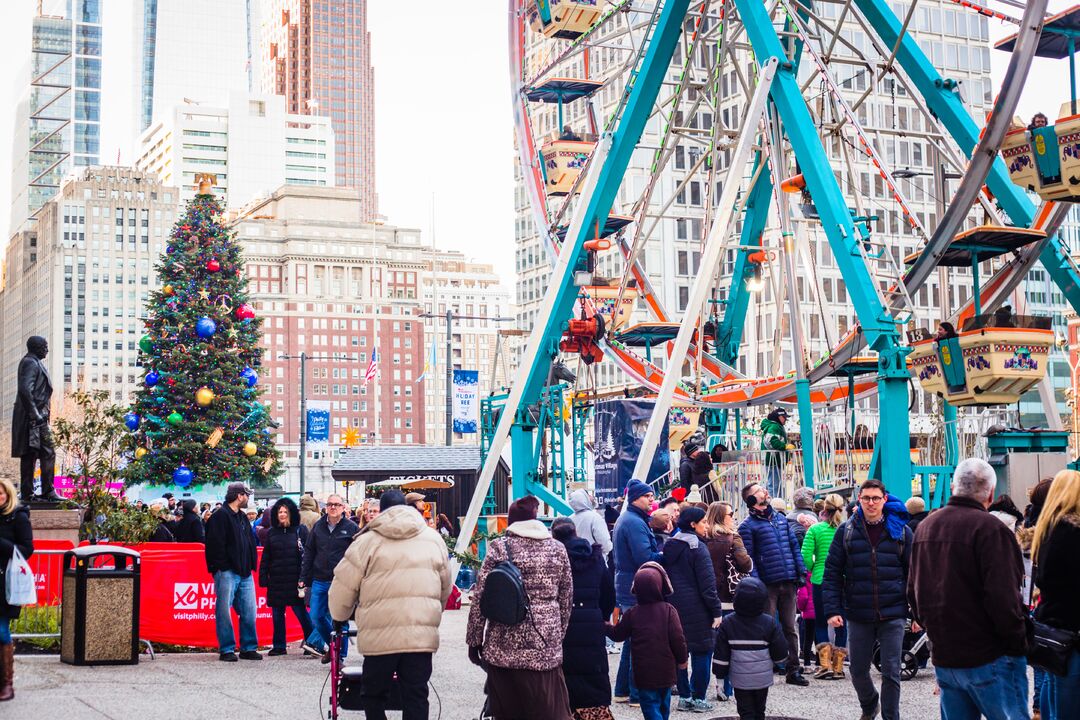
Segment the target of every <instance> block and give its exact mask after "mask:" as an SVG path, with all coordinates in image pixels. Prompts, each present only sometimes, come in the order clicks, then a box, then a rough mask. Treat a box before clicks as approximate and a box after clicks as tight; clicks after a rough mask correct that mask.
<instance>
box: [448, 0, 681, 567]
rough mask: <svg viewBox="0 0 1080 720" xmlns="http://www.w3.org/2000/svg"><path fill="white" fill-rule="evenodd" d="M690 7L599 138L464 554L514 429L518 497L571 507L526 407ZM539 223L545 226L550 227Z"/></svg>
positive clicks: (506, 410)
mask: <svg viewBox="0 0 1080 720" xmlns="http://www.w3.org/2000/svg"><path fill="white" fill-rule="evenodd" d="M508 4H509V10H510V13H509V15H510V16H509V23H510V25H509V35H510V41H511V49H512V51H513V50H514V48H517V49H518V51H520V47H519V45H518V40H517V34H516V33H517V31H518V29H519V26H518V25H517V23H519V22H521V19H520V17H519V15H518V11H519V10H520V5H522V3H521V2H520V0H509V3H508ZM689 6H690V0H667V2H665V3H664V6H663V9H662V10H661V11H660V14H659V16H658V17H657V18H656V23H655V25H654V26H653V30H652V34H651V37H650V38H649V39H648V46H647V48H646V49H645V52H644V54H643V56H642V59H641V62H640V64H639V65H638V68H637V71H636V72H635V74H634V79H633V81H632V84H631V85H630V87H629V89H628V95H627V97H626V100H625V104H624V105H623V106H622V112H621V115H620V117H619V118H618V122H617V124H616V125H615V127H614V129H613V130H612V132H611V133H610V134H605V135H604V137H603V138H601V140H600V142H599V143H598V144H597V149H596V151H595V153H594V155H593V158H592V161H591V162H590V163H589V168H588V170H587V171H586V178H585V182H584V183H583V187H582V190H581V199H580V204H579V205H578V209H577V211H576V212H575V214H574V217H573V220H572V221H571V223H570V228H569V229H568V231H567V234H566V239H565V240H564V242H563V244H562V248H561V249H560V251H559V254H558V259H557V261H556V262H555V264H554V267H553V268H552V274H551V278H550V282H549V284H548V289H547V291H546V292H545V293H544V298H543V301H542V302H541V305H540V310H539V311H538V313H537V316H536V322H535V324H534V325H533V329H532V332H531V333H530V334H529V341H528V343H527V345H526V347H525V352H524V353H523V355H522V362H521V365H520V366H519V367H518V370H517V372H516V373H515V375H514V382H513V383H512V384H511V390H510V394H509V396H508V397H507V399H506V403H505V405H504V406H503V411H502V414H501V416H500V417H499V422H498V424H497V425H496V428H495V434H494V436H493V437H492V440H491V447H490V449H489V450H488V454H487V458H486V460H485V461H484V465H483V467H482V468H481V470H480V477H479V478H477V481H476V487H475V488H474V489H473V496H472V500H471V501H470V502H469V508H468V510H467V512H466V514H465V519H464V520H463V521H462V523H461V531H460V533H459V535H458V539H457V544H456V546H455V550H456V552H458V553H462V552H464V551H465V550H466V549H467V548H468V547H469V545H470V544H471V542H472V534H473V530H475V528H476V523H477V520H478V519H479V518H480V511H481V509H482V507H483V505H484V500H485V498H486V497H487V492H488V488H489V487H490V486H491V481H492V478H494V476H495V470H496V468H497V467H498V464H499V460H500V457H501V456H502V452H503V449H504V447H505V446H506V443H507V440H508V439H510V437H511V435H513V442H512V443H511V453H512V466H511V472H512V476H513V484H512V494H513V498H514V499H515V500H516V499H518V498H520V497H522V496H524V495H526V494H528V493H530V492H533V493H536V494H537V495H539V496H540V497H541V499H542V500H544V502H547V503H548V504H550V505H551V506H552V507H553V508H555V510H556V511H557V512H563V513H568V512H569V511H570V508H569V506H568V505H567V504H566V501H565V499H564V498H558V497H555V496H554V494H553V493H551V492H550V491H549V490H547V488H545V487H544V486H543V485H542V484H540V483H539V482H537V481H536V479H535V476H536V460H537V458H536V454H535V445H534V444H533V443H532V442H530V433H531V432H532V430H531V428H532V426H533V425H534V423H533V422H532V420H531V419H530V418H529V414H528V412H527V411H526V410H525V408H528V406H529V405H532V404H533V403H536V402H538V401H539V400H540V396H541V393H542V392H543V389H544V385H545V382H546V381H547V378H548V372H549V368H550V364H551V361H552V359H553V358H554V357H555V356H556V355H557V354H558V351H559V339H560V338H561V337H562V333H563V330H564V329H565V327H566V323H567V320H568V319H569V318H570V316H571V314H572V313H573V310H574V305H575V303H576V302H577V298H578V293H579V290H578V288H577V286H576V285H575V284H574V274H575V270H576V269H577V268H578V267H579V265H581V264H582V263H583V261H584V260H585V241H586V240H588V239H589V238H590V237H591V236H592V233H593V228H594V227H597V226H602V225H603V224H604V223H605V222H606V221H607V217H608V214H609V213H610V212H611V206H612V204H613V203H614V202H615V197H616V194H617V193H618V191H619V186H620V184H621V183H622V179H623V176H624V175H625V173H626V168H627V167H628V166H629V164H630V160H631V157H632V156H633V154H634V149H635V147H636V145H637V143H638V141H639V140H640V139H641V134H642V132H643V131H644V129H645V123H646V122H647V120H648V119H649V116H650V115H651V113H652V107H653V104H654V103H655V102H656V98H657V95H658V94H659V92H660V88H661V85H662V84H663V82H664V78H665V76H666V74H667V70H668V65H669V63H670V61H671V57H672V54H673V53H674V52H675V46H676V44H677V43H678V41H679V36H680V34H681V33H682V23H683V19H684V18H685V17H686V13H687V9H688V8H689ZM511 77H513V74H511ZM513 89H514V93H515V97H514V101H515V103H518V101H519V98H518V96H517V87H516V84H515V85H514V88H513ZM517 107H518V105H515V108H517ZM537 227H538V228H542V227H543V225H542V224H540V225H538V226H537ZM455 572H456V568H455Z"/></svg>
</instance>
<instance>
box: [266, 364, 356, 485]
mask: <svg viewBox="0 0 1080 720" xmlns="http://www.w3.org/2000/svg"><path fill="white" fill-rule="evenodd" d="M297 359H299V360H300V495H301V497H302V496H303V495H304V470H305V467H306V465H307V361H308V360H348V359H349V358H348V356H346V355H345V354H344V353H339V354H337V355H308V354H307V353H306V352H301V353H300V354H299V355H286V354H281V355H278V360H297Z"/></svg>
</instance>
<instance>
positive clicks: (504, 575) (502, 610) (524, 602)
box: [480, 538, 529, 625]
mask: <svg viewBox="0 0 1080 720" xmlns="http://www.w3.org/2000/svg"><path fill="white" fill-rule="evenodd" d="M505 547H506V559H505V560H501V561H500V562H498V563H496V564H495V567H493V568H492V569H491V570H490V572H488V576H487V579H486V580H485V582H484V592H483V593H482V594H481V595H480V614H481V615H483V616H484V617H485V618H487V619H488V620H491V621H492V622H497V623H499V624H500V625H517V624H518V623H521V622H523V621H524V620H525V618H526V617H528V616H529V594H528V593H527V592H525V579H524V578H523V577H521V571H520V570H518V566H517V565H515V564H514V555H513V553H512V552H511V551H510V538H506V543H505Z"/></svg>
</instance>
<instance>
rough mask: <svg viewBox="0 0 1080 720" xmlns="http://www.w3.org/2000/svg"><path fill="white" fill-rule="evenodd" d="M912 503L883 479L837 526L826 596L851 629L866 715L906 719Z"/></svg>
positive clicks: (867, 719) (869, 719)
mask: <svg viewBox="0 0 1080 720" xmlns="http://www.w3.org/2000/svg"><path fill="white" fill-rule="evenodd" d="M909 517H910V516H909V515H908V513H907V509H906V508H905V507H904V505H903V503H901V502H900V500H899V499H897V498H896V497H894V496H892V495H889V494H888V493H886V492H885V486H884V485H882V484H881V481H880V480H874V479H870V480H867V481H866V482H864V483H863V484H862V486H861V487H860V488H859V507H858V509H856V510H855V513H854V514H853V515H852V516H851V519H849V520H848V521H847V522H845V523H843V524H841V525H840V527H838V528H837V529H836V535H834V536H833V541H832V545H831V546H830V547H829V556H828V558H827V559H826V560H825V576H824V578H823V580H822V588H821V589H822V595H823V596H824V600H825V607H824V608H823V610H824V617H826V618H828V622H829V625H831V626H832V627H839V626H841V625H844V624H846V625H847V628H848V651H849V652H850V655H849V657H850V659H851V684H852V685H853V686H854V687H855V693H856V694H857V695H858V697H859V705H860V706H861V707H862V717H861V720H873V718H875V717H877V713H878V709H879V706H880V710H881V717H882V718H883V720H899V718H900V657H901V654H902V651H903V644H904V625H905V620H906V618H907V616H908V602H907V575H908V564H909V562H910V559H911V543H912V539H913V536H912V532H911V528H909V527H908V526H907V521H908V519H909ZM875 641H876V642H877V643H878V644H879V645H880V646H881V693H880V696H879V694H878V691H877V690H876V689H875V688H874V681H873V680H872V679H871V678H870V662H871V660H872V659H873V655H874V643H875Z"/></svg>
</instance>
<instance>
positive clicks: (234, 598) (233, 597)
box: [214, 570, 259, 653]
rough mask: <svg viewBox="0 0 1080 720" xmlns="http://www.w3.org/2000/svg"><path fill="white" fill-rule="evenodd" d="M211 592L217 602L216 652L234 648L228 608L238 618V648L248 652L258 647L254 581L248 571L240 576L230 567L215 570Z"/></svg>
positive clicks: (233, 636) (215, 611) (230, 650)
mask: <svg viewBox="0 0 1080 720" xmlns="http://www.w3.org/2000/svg"><path fill="white" fill-rule="evenodd" d="M214 593H215V594H216V595H217V606H216V607H215V609H214V627H215V629H216V630H217V641H218V652H221V653H231V652H236V634H235V633H234V632H233V624H232V614H231V613H230V609H231V610H235V611H236V615H237V616H238V617H239V618H240V651H241V652H247V651H249V650H255V649H257V648H258V647H259V636H258V635H257V634H256V632H255V613H256V612H257V609H256V607H255V581H254V580H252V578H251V575H245V576H242V577H241V576H240V575H237V574H236V573H234V572H233V571H232V570H219V571H218V572H216V573H214Z"/></svg>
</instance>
